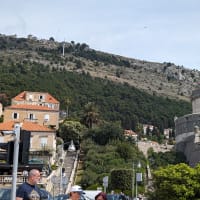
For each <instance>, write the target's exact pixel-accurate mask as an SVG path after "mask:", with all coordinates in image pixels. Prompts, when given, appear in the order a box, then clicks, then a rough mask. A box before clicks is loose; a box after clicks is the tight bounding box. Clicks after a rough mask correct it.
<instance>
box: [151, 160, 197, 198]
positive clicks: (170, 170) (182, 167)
mask: <svg viewBox="0 0 200 200" xmlns="http://www.w3.org/2000/svg"><path fill="white" fill-rule="evenodd" d="M199 169H200V166H199V165H198V166H197V167H196V168H191V167H189V166H188V165H186V164H183V163H182V164H178V165H168V166H167V167H165V168H160V169H159V170H157V171H155V172H154V174H153V176H154V182H153V186H154V189H155V190H154V191H153V192H151V193H150V195H149V196H150V198H149V199H150V200H151V199H152V200H160V199H162V200H169V199H170V200H177V199H178V200H197V199H200V192H199V188H200V181H199V180H200V173H199Z"/></svg>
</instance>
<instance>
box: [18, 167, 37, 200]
mask: <svg viewBox="0 0 200 200" xmlns="http://www.w3.org/2000/svg"><path fill="white" fill-rule="evenodd" d="M39 180H40V172H39V171H38V170H37V169H32V170H31V171H30V172H29V174H28V180H27V182H25V183H23V184H22V185H20V186H19V188H18V189H17V192H16V200H40V199H41V197H40V189H39V188H38V187H37V186H36V184H37V183H38V182H39Z"/></svg>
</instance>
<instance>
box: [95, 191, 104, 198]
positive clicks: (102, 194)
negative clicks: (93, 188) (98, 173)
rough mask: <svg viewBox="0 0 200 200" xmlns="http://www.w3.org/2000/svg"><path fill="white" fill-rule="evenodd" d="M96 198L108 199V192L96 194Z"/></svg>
mask: <svg viewBox="0 0 200 200" xmlns="http://www.w3.org/2000/svg"><path fill="white" fill-rule="evenodd" d="M95 200H107V196H106V193H104V192H100V193H99V194H97V195H96V196H95Z"/></svg>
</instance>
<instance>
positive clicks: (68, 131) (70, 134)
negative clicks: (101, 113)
mask: <svg viewBox="0 0 200 200" xmlns="http://www.w3.org/2000/svg"><path fill="white" fill-rule="evenodd" d="M84 129H85V127H84V126H83V125H82V124H81V123H80V122H78V121H65V122H64V123H62V124H61V125H60V126H59V130H58V132H59V136H60V137H61V138H62V139H63V140H64V142H69V141H71V140H73V141H80V139H81V137H82V132H83V131H84Z"/></svg>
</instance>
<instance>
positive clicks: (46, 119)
mask: <svg viewBox="0 0 200 200" xmlns="http://www.w3.org/2000/svg"><path fill="white" fill-rule="evenodd" d="M44 121H45V122H48V121H49V115H48V114H46V115H45V116H44Z"/></svg>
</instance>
